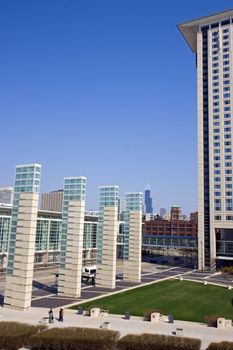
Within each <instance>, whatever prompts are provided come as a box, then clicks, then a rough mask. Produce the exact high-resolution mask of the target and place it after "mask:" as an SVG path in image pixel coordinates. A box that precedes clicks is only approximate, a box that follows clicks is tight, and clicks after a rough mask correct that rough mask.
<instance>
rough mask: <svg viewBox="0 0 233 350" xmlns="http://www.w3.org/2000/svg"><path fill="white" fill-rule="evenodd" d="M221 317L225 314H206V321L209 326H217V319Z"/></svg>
mask: <svg viewBox="0 0 233 350" xmlns="http://www.w3.org/2000/svg"><path fill="white" fill-rule="evenodd" d="M219 317H223V316H220V315H211V316H205V322H206V323H207V326H208V327H217V320H218V318H219Z"/></svg>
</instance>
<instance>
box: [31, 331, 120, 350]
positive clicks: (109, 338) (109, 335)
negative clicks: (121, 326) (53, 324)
mask: <svg viewBox="0 0 233 350" xmlns="http://www.w3.org/2000/svg"><path fill="white" fill-rule="evenodd" d="M118 337H119V333H118V332H115V331H109V330H100V329H90V328H74V327H69V328H52V329H49V330H47V331H45V332H42V333H39V334H37V335H34V336H32V337H31V338H30V344H29V345H30V348H31V349H32V350H66V349H69V350H99V349H101V350H112V349H113V348H114V347H115V344H116V341H117V339H118Z"/></svg>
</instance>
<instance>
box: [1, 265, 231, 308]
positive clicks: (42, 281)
mask: <svg viewBox="0 0 233 350" xmlns="http://www.w3.org/2000/svg"><path fill="white" fill-rule="evenodd" d="M57 273H58V267H49V268H43V269H35V272H34V280H33V290H32V307H44V308H48V307H53V308H56V307H61V306H66V305H70V304H72V303H76V302H77V303H78V302H83V301H86V300H89V299H93V298H96V297H101V296H104V295H106V294H109V293H113V292H118V291H123V290H126V289H128V288H132V287H136V286H139V285H144V284H147V283H153V282H156V281H159V280H163V279H165V278H179V277H181V276H182V277H183V278H184V279H189V280H196V281H200V282H202V281H207V282H208V283H209V282H212V283H216V284H220V285H230V286H232V287H233V280H232V277H229V276H226V275H223V274H221V273H206V272H199V271H194V270H190V269H185V268H180V267H168V266H161V265H155V264H149V263H142V281H141V283H130V282H126V281H123V264H122V263H121V262H120V263H118V268H117V276H116V288H115V289H113V290H112V289H107V288H99V287H96V286H93V285H92V284H91V282H88V283H86V282H83V283H82V292H81V297H80V298H79V299H74V298H67V297H61V296H58V295H57V286H56V285H55V276H56V274H57ZM4 285H5V275H4V274H1V275H0V305H2V304H3V298H4Z"/></svg>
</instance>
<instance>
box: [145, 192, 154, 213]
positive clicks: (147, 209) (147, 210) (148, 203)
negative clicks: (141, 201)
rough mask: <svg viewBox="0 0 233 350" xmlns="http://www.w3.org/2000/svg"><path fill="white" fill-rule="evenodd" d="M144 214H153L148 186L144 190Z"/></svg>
mask: <svg viewBox="0 0 233 350" xmlns="http://www.w3.org/2000/svg"><path fill="white" fill-rule="evenodd" d="M145 213H146V214H153V205H152V197H151V194H150V188H149V186H147V188H146V189H145Z"/></svg>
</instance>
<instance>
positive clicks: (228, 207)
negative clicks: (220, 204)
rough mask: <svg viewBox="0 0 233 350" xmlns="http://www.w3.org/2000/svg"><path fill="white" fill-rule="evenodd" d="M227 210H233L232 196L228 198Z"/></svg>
mask: <svg viewBox="0 0 233 350" xmlns="http://www.w3.org/2000/svg"><path fill="white" fill-rule="evenodd" d="M226 211H232V198H226Z"/></svg>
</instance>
